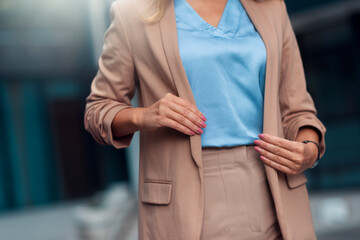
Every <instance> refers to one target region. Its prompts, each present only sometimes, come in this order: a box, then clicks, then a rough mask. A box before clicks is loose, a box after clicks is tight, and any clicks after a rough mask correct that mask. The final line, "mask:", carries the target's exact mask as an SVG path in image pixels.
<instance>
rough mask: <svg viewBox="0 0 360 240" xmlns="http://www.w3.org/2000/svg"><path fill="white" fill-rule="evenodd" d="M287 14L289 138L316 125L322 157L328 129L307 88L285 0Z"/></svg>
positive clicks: (284, 77)
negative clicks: (318, 116)
mask: <svg viewBox="0 0 360 240" xmlns="http://www.w3.org/2000/svg"><path fill="white" fill-rule="evenodd" d="M281 4H282V13H283V27H284V32H283V34H284V35H283V46H282V59H281V74H280V77H281V79H280V89H279V98H280V110H281V114H282V122H283V128H284V135H285V138H287V139H289V140H293V141H294V140H295V139H296V136H297V134H298V131H299V129H300V128H301V127H303V126H311V127H313V128H315V130H316V131H317V132H318V134H319V137H320V142H319V147H320V157H322V156H323V155H324V153H325V132H326V128H325V126H324V125H323V123H322V122H321V121H320V120H319V119H318V118H317V110H316V109H315V106H314V102H313V99H312V97H311V96H310V94H309V92H308V91H307V89H306V80H305V73H304V69H303V63H302V60H301V55H300V50H299V47H298V43H297V40H296V37H295V34H294V31H293V28H292V26H291V23H290V19H289V16H288V13H287V10H286V5H285V3H284V1H281Z"/></svg>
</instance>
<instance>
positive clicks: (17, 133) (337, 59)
mask: <svg viewBox="0 0 360 240" xmlns="http://www.w3.org/2000/svg"><path fill="white" fill-rule="evenodd" d="M129 1H130V0H129ZM111 2H112V1H111V0H77V1H70V0H61V1H60V0H32V1H25V0H0V239H1V240H23V239H24V240H25V239H26V240H55V239H56V240H57V239H59V240H60V239H67V240H77V239H79V240H81V239H91V240H92V239H97V240H105V239H106V240H110V239H111V240H113V239H124V240H126V239H131V240H134V239H136V236H137V235H136V221H137V220H136V209H137V196H136V192H137V189H136V187H137V168H138V165H137V164H138V163H137V159H138V155H137V151H138V135H136V136H135V138H134V139H133V142H132V145H131V147H130V148H129V149H126V150H124V149H121V150H116V149H115V148H113V147H111V146H101V145H99V144H97V143H96V142H95V141H94V140H93V139H92V137H91V136H90V134H89V133H87V132H86V131H85V130H84V127H83V114H84V108H85V98H86V97H87V95H88V94H89V93H90V84H91V81H92V79H93V77H94V76H95V74H96V71H97V60H98V57H99V55H100V54H101V51H102V44H103V35H104V32H105V31H106V29H107V27H108V26H109V23H110V16H109V10H110V4H111ZM286 4H287V7H288V12H289V15H290V18H291V21H292V24H293V27H294V30H295V32H296V36H297V40H298V43H299V46H300V50H301V54H302V58H303V62H304V68H305V72H306V77H307V86H308V91H309V92H310V94H311V95H312V97H313V99H314V102H315V105H316V108H317V110H318V117H319V119H320V120H321V121H322V122H323V123H324V125H325V126H326V128H327V133H326V145H327V150H326V153H325V155H324V157H323V158H322V159H321V163H320V164H319V165H318V166H317V167H316V168H314V169H312V170H308V171H306V175H307V177H308V178H309V181H308V183H307V186H308V189H309V194H310V199H311V207H312V213H313V219H314V224H315V228H316V232H317V235H318V238H319V239H328V240H331V239H360V138H359V134H360V94H359V93H358V92H359V89H360V58H359V56H360V0H356V1H353V0H351V1H350V0H303V1H287V2H286ZM134 101H136V98H134ZM134 104H136V102H134Z"/></svg>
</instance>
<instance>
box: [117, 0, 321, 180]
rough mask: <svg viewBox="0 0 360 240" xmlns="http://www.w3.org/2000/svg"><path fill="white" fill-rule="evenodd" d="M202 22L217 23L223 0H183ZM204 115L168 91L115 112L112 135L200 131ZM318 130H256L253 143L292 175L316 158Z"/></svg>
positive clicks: (273, 164)
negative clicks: (288, 133)
mask: <svg viewBox="0 0 360 240" xmlns="http://www.w3.org/2000/svg"><path fill="white" fill-rule="evenodd" d="M186 1H187V2H188V3H189V4H190V5H191V6H192V8H193V9H194V10H195V11H196V12H197V13H198V14H199V16H201V17H202V18H203V19H204V20H205V21H206V22H208V23H209V24H211V25H213V26H214V27H217V26H218V23H219V21H220V19H221V16H222V13H223V10H224V8H225V5H226V2H227V0H186ZM205 121H206V117H205V116H204V115H203V114H202V113H201V112H200V111H199V110H198V109H197V108H196V107H195V106H193V105H192V104H191V103H189V102H188V101H186V100H184V99H181V98H179V97H177V96H175V95H173V94H171V93H167V94H166V95H165V96H164V97H163V98H161V99H160V100H159V101H157V102H156V103H154V104H153V105H151V106H150V107H147V108H141V107H137V108H126V109H123V110H121V111H120V112H118V113H117V114H116V116H115V117H114V120H113V122H112V124H111V129H112V133H113V136H114V137H122V136H126V135H129V134H131V133H134V132H136V131H139V130H143V129H146V130H154V129H157V128H161V127H169V128H173V129H175V130H177V131H179V132H182V133H184V134H186V135H189V136H192V135H195V134H202V133H203V130H202V129H201V128H205V127H206V124H205ZM319 136H320V135H319V133H318V132H317V130H315V128H313V127H311V126H304V127H302V128H300V130H299V132H298V135H297V137H296V140H295V141H291V140H288V139H285V138H280V137H277V136H273V135H270V134H265V133H262V134H259V138H260V139H258V140H255V141H254V143H255V144H256V145H257V146H256V147H255V149H256V151H258V152H259V153H260V154H261V156H260V159H261V160H262V161H263V162H264V163H265V164H267V165H269V166H270V167H272V168H274V169H276V170H279V171H282V172H284V173H287V174H290V175H295V174H299V173H301V172H303V171H305V170H306V169H308V168H310V167H311V166H312V165H313V164H314V162H315V161H316V158H317V147H316V146H315V144H313V143H308V144H304V143H302V142H301V141H304V140H312V141H315V142H316V143H319Z"/></svg>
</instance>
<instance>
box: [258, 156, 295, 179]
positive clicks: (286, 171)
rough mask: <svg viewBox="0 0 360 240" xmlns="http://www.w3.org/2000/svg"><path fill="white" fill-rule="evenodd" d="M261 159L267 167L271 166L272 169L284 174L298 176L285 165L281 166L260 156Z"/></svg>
mask: <svg viewBox="0 0 360 240" xmlns="http://www.w3.org/2000/svg"><path fill="white" fill-rule="evenodd" d="M260 159H261V160H262V161H263V162H264V163H265V164H266V165H269V166H270V167H272V168H274V169H276V170H279V171H281V172H283V173H287V174H291V175H294V174H296V172H295V171H294V170H292V169H290V168H288V167H286V166H284V165H281V164H279V163H277V162H274V161H271V160H270V159H268V158H266V157H264V156H260Z"/></svg>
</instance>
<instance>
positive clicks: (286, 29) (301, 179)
mask: <svg viewBox="0 0 360 240" xmlns="http://www.w3.org/2000/svg"><path fill="white" fill-rule="evenodd" d="M140 1H143V0H117V1H115V2H114V3H113V4H112V6H111V19H112V22H111V25H110V27H109V29H108V30H107V32H106V34H105V38H104V47H103V53H102V56H101V57H100V59H99V71H98V73H97V75H96V76H95V78H94V80H93V82H92V84H91V93H90V95H89V96H88V97H87V98H86V110H85V115H84V124H85V128H86V129H87V130H88V131H89V132H90V133H91V134H92V135H93V137H94V138H95V140H96V141H97V142H99V143H101V144H108V145H113V146H114V147H115V148H117V149H118V148H124V147H128V146H129V144H130V142H131V139H132V136H133V134H131V135H129V136H126V137H122V138H114V137H113V136H112V133H111V122H112V120H113V118H114V116H115V115H116V113H117V112H119V111H120V110H122V109H124V108H129V107H131V102H130V100H131V99H132V97H133V96H134V91H135V89H137V90H138V100H139V105H140V106H144V107H147V106H150V105H152V104H153V103H155V102H156V101H157V100H159V99H160V98H162V97H163V96H164V95H165V94H166V93H168V92H170V93H172V94H175V95H177V96H180V97H181V98H184V99H186V100H188V101H190V102H191V103H192V104H194V105H195V100H194V97H193V95H192V91H191V88H190V85H189V82H188V80H187V77H186V74H185V71H184V68H183V65H182V62H181V58H180V55H179V50H178V41H177V32H176V22H175V13H174V4H173V1H172V0H170V1H169V4H168V5H167V7H166V13H165V15H164V17H163V18H162V19H161V21H160V22H158V23H156V24H147V23H144V22H142V21H141V20H140V18H139V17H138V14H139V13H140V14H141V12H142V9H143V8H144V6H145V5H146V4H145V3H141V2H140ZM146 2H150V1H148V0H146ZM241 2H242V4H243V6H244V8H245V10H246V11H247V13H248V14H249V17H250V19H251V20H252V22H253V23H254V25H255V27H256V28H257V30H258V32H259V33H260V35H261V37H262V39H263V41H264V42H265V46H266V50H267V67H266V78H265V99H264V121H263V124H264V125H263V132H265V133H268V134H272V135H276V136H279V137H285V138H287V139H290V140H295V138H296V136H297V133H298V130H299V128H300V127H301V126H305V125H309V126H313V127H315V128H316V129H318V130H319V132H320V133H321V141H320V155H321V156H322V155H323V154H324V152H325V138H324V135H325V131H326V128H325V127H324V125H323V124H322V122H321V121H320V120H319V119H318V118H317V117H316V114H317V111H316V109H315V107H314V103H313V100H312V98H311V96H310V95H309V93H308V92H307V90H306V82H305V77H304V71H303V65H302V61H301V58H300V53H299V49H298V45H297V42H296V39H295V36H294V33H293V30H292V27H291V23H290V21H289V18H288V14H287V11H286V7H285V4H284V1H281V0H258V1H255V0H241ZM209 51H211V50H210V49H209ZM239 74H241V72H239ZM239 104H240V103H239ZM201 151H202V148H201V137H200V135H195V136H191V137H189V136H187V135H184V134H182V133H180V132H177V131H175V130H173V129H170V128H162V129H158V130H154V131H141V132H140V169H139V239H141V240H142V239H151V240H170V239H178V240H198V239H199V238H200V233H201V228H202V221H203V216H204V184H203V166H202V154H201ZM265 166H266V175H267V178H268V181H269V184H270V188H271V192H272V196H273V199H274V203H275V207H276V214H277V217H278V220H279V224H280V228H281V232H282V234H283V237H284V239H286V240H290V239H299V240H310V239H316V237H315V234H314V229H313V223H312V218H311V212H310V207H309V199H308V192H307V189H306V184H305V183H306V181H307V179H306V177H305V175H304V174H303V173H302V174H299V175H295V176H289V175H286V174H283V173H282V172H278V171H276V170H274V169H273V168H271V167H269V166H267V165H265ZM219 221H221V219H220V220H219Z"/></svg>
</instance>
